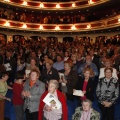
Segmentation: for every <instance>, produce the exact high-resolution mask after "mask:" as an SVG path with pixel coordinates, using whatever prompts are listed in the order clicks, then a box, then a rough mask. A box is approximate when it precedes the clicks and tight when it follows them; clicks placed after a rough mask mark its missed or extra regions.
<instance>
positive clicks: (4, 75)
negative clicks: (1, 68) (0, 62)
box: [0, 72, 9, 81]
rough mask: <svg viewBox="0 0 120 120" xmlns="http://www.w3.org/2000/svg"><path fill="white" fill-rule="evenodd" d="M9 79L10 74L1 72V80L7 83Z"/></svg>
mask: <svg viewBox="0 0 120 120" xmlns="http://www.w3.org/2000/svg"><path fill="white" fill-rule="evenodd" d="M8 78H9V75H8V72H0V79H1V80H3V81H7V80H8Z"/></svg>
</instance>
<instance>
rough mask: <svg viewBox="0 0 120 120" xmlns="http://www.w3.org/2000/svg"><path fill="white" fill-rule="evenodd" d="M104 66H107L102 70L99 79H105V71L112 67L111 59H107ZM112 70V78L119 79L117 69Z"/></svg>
mask: <svg viewBox="0 0 120 120" xmlns="http://www.w3.org/2000/svg"><path fill="white" fill-rule="evenodd" d="M104 66H105V67H104V68H100V75H99V78H103V77H105V74H104V70H105V68H107V67H112V61H111V60H110V59H106V60H105V62H104ZM112 69H113V73H112V77H113V78H116V79H118V76H117V70H116V69H115V68H112Z"/></svg>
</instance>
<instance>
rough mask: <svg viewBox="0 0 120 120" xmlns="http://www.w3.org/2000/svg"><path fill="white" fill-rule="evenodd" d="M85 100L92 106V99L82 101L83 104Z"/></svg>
mask: <svg viewBox="0 0 120 120" xmlns="http://www.w3.org/2000/svg"><path fill="white" fill-rule="evenodd" d="M84 102H88V103H89V104H90V107H92V102H91V100H89V99H85V100H83V101H82V104H83V103H84Z"/></svg>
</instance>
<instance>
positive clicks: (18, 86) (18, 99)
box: [12, 71, 25, 120]
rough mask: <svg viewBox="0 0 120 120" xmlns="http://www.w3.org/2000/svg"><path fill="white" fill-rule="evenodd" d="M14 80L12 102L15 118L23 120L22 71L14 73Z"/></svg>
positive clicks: (23, 77)
mask: <svg viewBox="0 0 120 120" xmlns="http://www.w3.org/2000/svg"><path fill="white" fill-rule="evenodd" d="M15 78H16V81H15V82H14V84H13V98H12V102H13V105H14V110H15V116H16V120H23V114H24V111H23V104H24V100H23V98H22V96H21V93H22V91H23V83H24V82H23V80H24V79H25V73H24V72H23V71H18V72H17V73H16V77H15Z"/></svg>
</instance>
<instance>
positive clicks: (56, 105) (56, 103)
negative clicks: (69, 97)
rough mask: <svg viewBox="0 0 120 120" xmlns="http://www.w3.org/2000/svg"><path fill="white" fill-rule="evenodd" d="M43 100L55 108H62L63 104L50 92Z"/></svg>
mask: <svg viewBox="0 0 120 120" xmlns="http://www.w3.org/2000/svg"><path fill="white" fill-rule="evenodd" d="M43 102H44V103H45V104H47V105H48V106H52V108H53V109H60V108H61V106H62V105H61V103H60V101H59V100H58V99H57V98H56V96H55V95H52V94H50V93H48V94H47V95H46V97H45V98H44V99H43Z"/></svg>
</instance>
